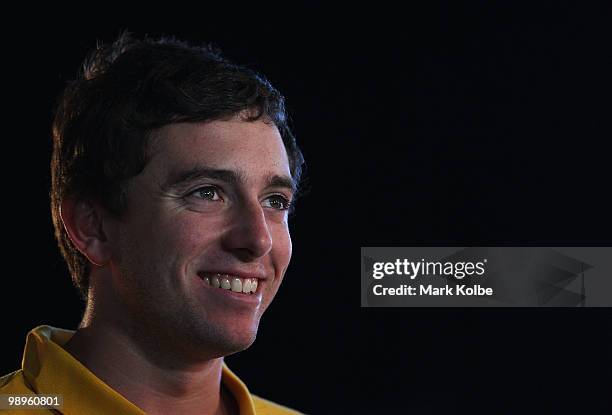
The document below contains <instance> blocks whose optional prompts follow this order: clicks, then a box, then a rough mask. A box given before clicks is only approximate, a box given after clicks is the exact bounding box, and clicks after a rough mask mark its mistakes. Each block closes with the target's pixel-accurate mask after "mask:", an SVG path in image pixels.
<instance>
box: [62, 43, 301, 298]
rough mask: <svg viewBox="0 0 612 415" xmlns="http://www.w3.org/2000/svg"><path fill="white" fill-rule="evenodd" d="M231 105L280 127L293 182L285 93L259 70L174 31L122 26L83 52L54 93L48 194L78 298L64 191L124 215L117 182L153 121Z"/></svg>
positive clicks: (80, 258)
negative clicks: (153, 33) (77, 67)
mask: <svg viewBox="0 0 612 415" xmlns="http://www.w3.org/2000/svg"><path fill="white" fill-rule="evenodd" d="M237 114H240V115H243V114H246V115H244V116H243V119H244V120H245V121H255V120H259V119H262V120H263V121H265V122H268V123H273V124H274V125H275V126H276V127H277V128H278V130H279V132H280V134H281V137H282V139H283V143H284V145H285V149H286V151H287V156H288V159H289V168H290V171H291V176H292V178H293V180H294V182H295V185H296V187H297V186H298V185H299V183H300V178H301V175H302V167H303V164H304V158H303V156H302V153H301V151H300V149H299V147H298V145H297V143H296V140H295V137H294V136H293V134H292V132H291V130H290V128H289V126H288V119H287V118H288V117H287V113H286V111H285V105H284V98H283V96H282V95H281V94H280V93H279V92H278V91H277V90H276V89H275V88H274V87H273V86H272V85H271V84H270V83H269V82H268V81H267V80H266V79H265V78H264V77H263V76H261V75H259V74H257V73H256V72H254V71H253V70H251V69H248V68H246V67H244V66H240V65H236V64H233V63H231V62H230V61H228V60H227V59H226V58H224V57H223V56H222V55H221V53H220V51H219V50H218V49H216V48H214V47H212V46H210V45H199V46H194V45H191V44H189V43H187V42H185V41H181V40H178V39H176V38H174V37H161V38H158V39H153V38H150V37H148V36H147V37H144V38H143V39H136V38H134V37H133V36H132V35H131V34H130V33H128V32H123V33H122V34H121V35H120V36H119V37H118V38H117V40H115V41H114V42H113V43H112V44H99V45H98V46H97V47H96V49H95V50H93V51H92V52H91V53H90V54H89V56H88V57H87V58H86V59H85V61H84V62H83V67H82V70H81V71H80V72H79V74H78V75H77V78H76V79H75V80H73V81H70V82H69V83H68V85H67V86H66V88H65V89H64V91H63V92H62V94H61V95H60V97H59V100H58V103H57V107H56V111H55V117H54V120H53V154H52V157H51V194H50V196H51V213H52V218H53V225H54V227H55V236H56V238H57V241H58V244H59V248H60V251H61V253H62V255H63V257H64V259H65V260H66V263H67V264H68V268H69V271H70V273H71V276H72V280H73V282H74V284H75V285H76V287H77V288H78V289H79V291H80V292H81V294H82V295H83V297H84V298H86V296H87V292H88V287H89V273H90V267H89V262H88V260H87V258H85V256H84V255H82V254H81V253H80V252H79V251H78V250H77V249H76V247H75V246H74V245H73V243H72V241H71V240H70V238H69V237H68V235H67V233H66V230H65V229H64V226H63V224H62V220H61V217H60V205H61V202H62V200H63V199H65V198H67V197H72V198H76V199H81V200H83V199H86V200H92V201H95V202H97V203H100V204H101V205H102V206H103V207H104V208H105V209H107V210H108V211H109V212H110V213H111V214H113V215H116V216H121V214H122V213H123V212H124V211H125V209H126V207H127V206H126V195H125V190H124V182H125V180H127V179H129V178H131V177H134V176H136V175H138V174H140V173H141V172H142V171H143V170H144V168H145V166H146V164H147V162H148V159H149V155H148V154H147V152H148V141H149V137H150V134H151V132H152V131H154V130H155V129H158V128H161V127H163V126H165V125H168V124H172V123H176V122H202V121H212V120H219V119H227V118H230V117H232V116H235V115H237Z"/></svg>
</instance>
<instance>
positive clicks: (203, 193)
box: [190, 186, 221, 201]
mask: <svg viewBox="0 0 612 415" xmlns="http://www.w3.org/2000/svg"><path fill="white" fill-rule="evenodd" d="M190 195H194V196H195V197H198V198H200V199H204V200H212V201H215V200H221V198H220V197H219V189H217V188H216V187H215V186H204V187H200V188H198V189H196V190H194V191H193V192H191V193H190Z"/></svg>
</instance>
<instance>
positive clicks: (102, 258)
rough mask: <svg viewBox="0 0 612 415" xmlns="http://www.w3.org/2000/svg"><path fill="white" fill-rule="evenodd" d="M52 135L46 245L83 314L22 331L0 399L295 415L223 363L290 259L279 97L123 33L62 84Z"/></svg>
mask: <svg viewBox="0 0 612 415" xmlns="http://www.w3.org/2000/svg"><path fill="white" fill-rule="evenodd" d="M53 139H54V150H53V157H52V162H51V173H52V189H51V208H52V213H53V220H54V225H55V231H56V237H57V239H58V241H59V246H60V249H61V252H62V254H63V256H64V258H65V259H66V261H67V263H68V266H69V269H70V272H71V274H72V278H73V281H74V282H75V284H76V285H77V287H79V289H80V290H81V291H82V293H83V295H84V298H85V299H86V311H85V314H84V316H83V320H82V322H81V324H80V326H79V328H78V330H77V331H76V332H71V331H67V330H61V329H55V328H52V327H48V326H41V327H38V328H36V329H34V330H32V332H30V334H29V335H28V339H27V343H26V350H25V353H24V360H23V367H22V369H21V370H19V371H17V372H14V373H12V374H10V375H7V376H5V377H4V378H2V379H1V380H0V394H6V395H32V394H38V395H62V397H63V407H62V409H60V410H59V412H60V413H64V414H142V413H143V412H144V413H148V414H182V415H189V414H255V413H257V414H290V413H296V412H295V411H292V410H290V409H287V408H285V407H282V406H279V405H276V404H273V403H271V402H269V401H266V400H263V399H261V398H259V397H256V396H254V395H251V394H250V392H249V391H248V389H247V388H246V386H245V385H244V384H243V383H242V382H241V381H240V380H239V379H238V378H237V377H236V375H234V374H233V373H232V372H230V370H229V369H228V368H227V367H226V366H225V365H224V363H223V357H224V356H227V355H230V354H232V353H236V352H239V351H241V350H244V349H246V348H247V347H249V346H250V345H251V344H252V343H253V341H254V340H255V336H256V333H257V328H258V324H259V319H260V317H261V315H262V313H263V312H264V311H265V310H266V308H267V307H268V305H269V304H270V302H271V301H272V299H273V298H274V295H275V294H276V292H277V290H278V288H279V285H280V283H281V281H282V279H283V276H284V274H285V271H286V269H287V266H288V265H289V261H290V258H291V239H290V236H289V228H288V215H289V211H290V210H291V208H292V205H293V203H294V200H295V195H296V192H297V190H298V183H299V180H300V173H301V169H302V165H303V158H302V154H301V152H300V150H299V148H298V146H297V144H296V142H295V139H294V137H293V135H292V134H291V132H290V130H289V128H288V126H287V123H286V114H285V110H284V105H283V97H282V96H281V95H280V94H279V93H278V91H276V90H275V89H274V88H273V87H272V86H271V85H270V84H269V83H268V82H267V81H266V80H265V79H263V78H262V77H260V76H258V75H257V74H255V73H254V72H252V71H250V70H248V69H246V68H244V67H241V66H237V65H233V64H230V63H229V62H228V61H226V60H225V59H224V58H222V57H221V56H220V55H219V54H218V53H217V52H215V51H213V50H211V49H210V48H203V47H193V46H190V45H187V44H185V43H183V42H180V41H177V40H174V39H160V40H153V39H144V40H135V39H133V38H131V37H130V36H129V35H127V34H124V35H122V36H120V37H119V39H118V40H117V41H115V42H114V43H113V44H112V45H108V46H101V47H98V48H97V49H96V50H95V51H94V52H93V53H92V54H91V56H90V57H89V58H88V59H87V60H86V61H85V63H84V65H83V73H82V74H81V75H80V76H79V77H78V79H77V80H75V81H73V82H72V83H70V84H69V85H68V86H67V88H66V90H65V91H64V93H63V95H62V97H61V99H60V101H59V104H58V108H57V112H56V117H55V120H54V125H53ZM15 413H18V412H15ZM24 413H27V412H24ZM33 413H42V412H41V411H39V410H36V411H33ZM56 413H57V412H56Z"/></svg>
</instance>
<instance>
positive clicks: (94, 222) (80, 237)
mask: <svg viewBox="0 0 612 415" xmlns="http://www.w3.org/2000/svg"><path fill="white" fill-rule="evenodd" d="M60 217H61V218H62V222H63V224H64V229H65V230H66V232H67V233H68V236H69V237H70V240H71V241H72V243H73V244H74V246H75V247H76V248H77V249H78V250H79V252H81V253H82V254H83V255H84V256H85V257H87V259H88V260H89V262H91V263H92V264H94V265H97V266H100V267H101V266H104V265H106V264H107V263H108V262H109V260H110V257H111V251H110V244H109V240H108V237H107V232H105V229H104V228H105V225H108V223H106V224H105V221H104V219H105V218H106V217H107V215H106V214H105V211H104V209H102V208H101V207H100V206H98V205H97V204H94V203H92V202H89V201H86V200H75V199H64V200H63V201H62V203H61V205H60Z"/></svg>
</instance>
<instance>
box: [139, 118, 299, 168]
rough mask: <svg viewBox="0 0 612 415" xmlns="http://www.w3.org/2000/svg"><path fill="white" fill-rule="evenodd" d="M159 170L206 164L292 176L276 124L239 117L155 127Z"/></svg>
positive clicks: (153, 161)
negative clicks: (245, 119) (156, 128)
mask: <svg viewBox="0 0 612 415" xmlns="http://www.w3.org/2000/svg"><path fill="white" fill-rule="evenodd" d="M149 148H150V154H151V157H150V160H149V163H148V166H147V168H148V167H149V166H150V167H151V168H152V169H154V170H156V172H157V174H160V175H168V174H171V173H172V172H173V171H175V170H176V169H184V168H186V167H190V166H194V167H195V166H197V165H206V166H209V167H212V168H217V169H227V170H236V171H240V172H241V173H243V174H246V175H247V176H248V175H249V174H257V173H261V174H277V175H285V176H290V171H289V161H288V157H287V151H286V149H285V146H284V144H283V141H282V138H281V136H280V133H279V131H278V129H277V128H276V126H275V125H273V124H268V123H265V122H263V121H260V120H258V121H243V120H240V119H238V118H234V119H231V120H227V121H225V120H216V121H209V122H199V123H175V124H170V125H167V126H164V127H162V128H160V129H159V130H156V131H155V132H154V133H153V134H152V136H151V141H150V143H149Z"/></svg>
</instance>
